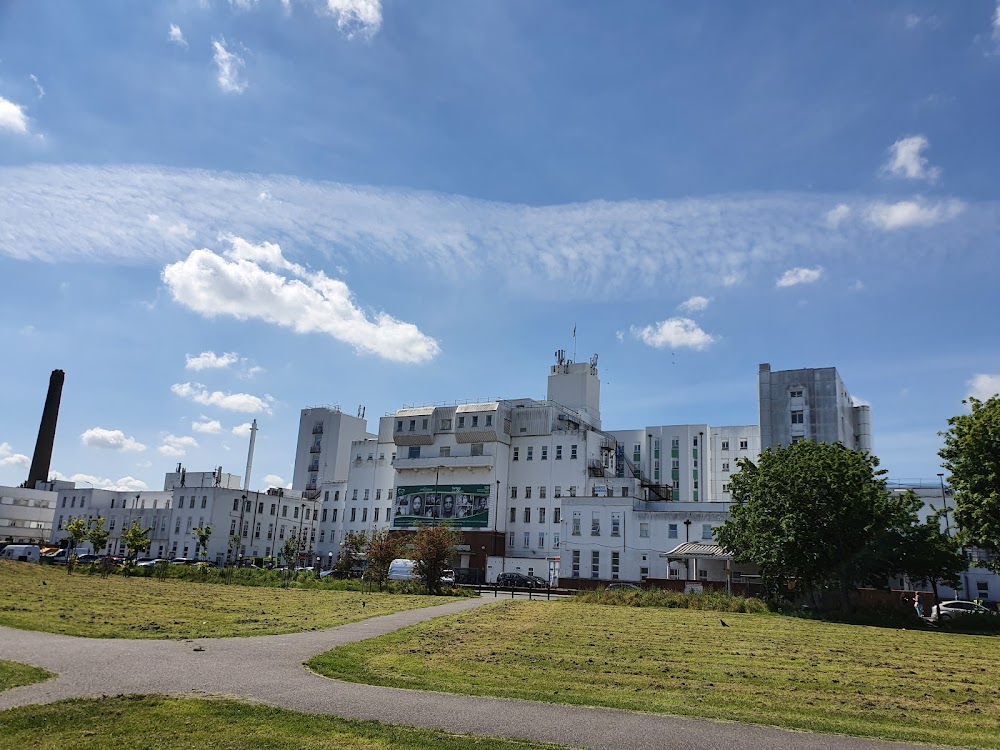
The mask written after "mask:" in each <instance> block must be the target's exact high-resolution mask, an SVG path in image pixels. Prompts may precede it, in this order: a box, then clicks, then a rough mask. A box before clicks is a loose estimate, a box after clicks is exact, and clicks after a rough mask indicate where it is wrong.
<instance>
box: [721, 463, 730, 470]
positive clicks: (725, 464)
mask: <svg viewBox="0 0 1000 750" xmlns="http://www.w3.org/2000/svg"><path fill="white" fill-rule="evenodd" d="M722 470H723V471H729V462H728V461H723V462H722Z"/></svg>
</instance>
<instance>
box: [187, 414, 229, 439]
mask: <svg viewBox="0 0 1000 750" xmlns="http://www.w3.org/2000/svg"><path fill="white" fill-rule="evenodd" d="M201 419H202V421H201V422H192V423H191V429H192V430H194V431H195V432H201V433H204V434H206V435H218V434H219V433H220V432H222V423H221V422H220V421H219V420H218V419H209V418H208V417H204V416H203V417H202V418H201Z"/></svg>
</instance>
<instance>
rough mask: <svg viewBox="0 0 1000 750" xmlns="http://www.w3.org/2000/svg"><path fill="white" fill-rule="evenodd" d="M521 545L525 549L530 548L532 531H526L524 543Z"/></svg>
mask: <svg viewBox="0 0 1000 750" xmlns="http://www.w3.org/2000/svg"><path fill="white" fill-rule="evenodd" d="M521 546H522V547H524V549H528V547H530V546H531V532H530V531H525V532H524V544H522V545H521Z"/></svg>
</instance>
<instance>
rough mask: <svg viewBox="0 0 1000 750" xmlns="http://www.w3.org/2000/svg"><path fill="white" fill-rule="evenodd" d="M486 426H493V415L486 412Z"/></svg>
mask: <svg viewBox="0 0 1000 750" xmlns="http://www.w3.org/2000/svg"><path fill="white" fill-rule="evenodd" d="M486 426H487V427H492V426H493V415H492V414H487V415H486Z"/></svg>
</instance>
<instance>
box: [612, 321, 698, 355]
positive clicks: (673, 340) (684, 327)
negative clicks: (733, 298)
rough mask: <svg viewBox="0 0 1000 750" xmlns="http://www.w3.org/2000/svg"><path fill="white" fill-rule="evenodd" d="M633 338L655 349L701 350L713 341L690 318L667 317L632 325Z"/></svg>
mask: <svg viewBox="0 0 1000 750" xmlns="http://www.w3.org/2000/svg"><path fill="white" fill-rule="evenodd" d="M630 330H631V331H632V335H633V336H635V338H637V339H639V341H642V342H643V343H644V344H648V345H649V346H652V347H654V348H656V349H663V348H664V347H667V346H669V347H670V348H671V349H694V350H696V351H702V350H704V349H707V348H708V347H709V346H711V345H712V344H713V343H715V340H716V339H715V337H714V336H712V335H711V334H708V333H705V331H703V330H702V329H701V328H700V327H699V326H698V324H697V323H695V322H694V321H693V320H691V319H690V318H668V319H667V320H662V321H660V322H659V323H654V324H653V325H648V326H645V327H643V328H638V327H636V326H632V328H631V329H630Z"/></svg>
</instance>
